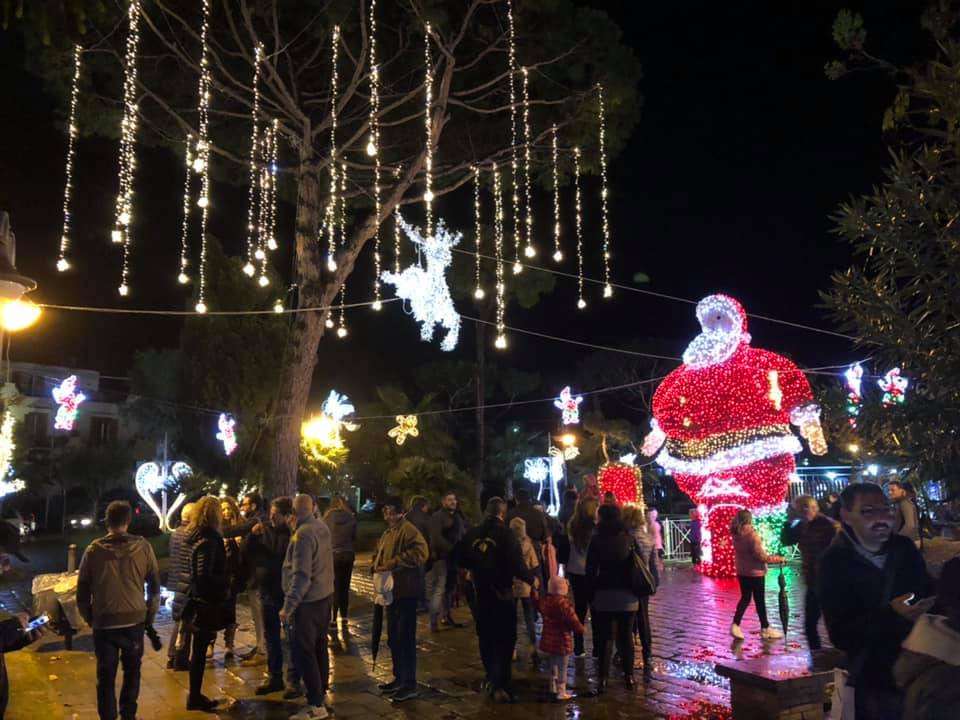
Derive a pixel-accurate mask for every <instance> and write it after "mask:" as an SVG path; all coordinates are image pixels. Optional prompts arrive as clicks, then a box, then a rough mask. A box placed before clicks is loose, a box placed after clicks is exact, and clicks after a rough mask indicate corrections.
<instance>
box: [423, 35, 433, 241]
mask: <svg viewBox="0 0 960 720" xmlns="http://www.w3.org/2000/svg"><path fill="white" fill-rule="evenodd" d="M430 32H431V27H430V23H427V27H426V32H425V33H424V34H423V67H424V73H425V77H424V81H423V97H424V106H425V107H424V113H423V115H424V121H423V122H424V129H425V131H426V143H427V144H426V150H427V158H426V162H425V164H424V171H423V205H424V213H425V228H424V229H425V235H424V237H432V236H433V116H432V115H433V61H432V60H431V59H430Z"/></svg>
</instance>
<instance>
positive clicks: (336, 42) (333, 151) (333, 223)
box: [325, 25, 340, 272]
mask: <svg viewBox="0 0 960 720" xmlns="http://www.w3.org/2000/svg"><path fill="white" fill-rule="evenodd" d="M339 49H340V26H339V25H334V26H333V38H332V40H331V43H330V52H331V56H332V57H331V58H330V67H331V70H330V197H329V199H328V200H327V212H326V221H325V222H326V226H327V270H329V271H330V272H334V271H336V269H337V259H336V256H337V208H338V203H337V191H338V189H339V186H338V184H337V88H338V85H339V75H338V74H337V57H338V53H339Z"/></svg>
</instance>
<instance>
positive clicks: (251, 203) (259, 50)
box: [247, 43, 263, 275]
mask: <svg viewBox="0 0 960 720" xmlns="http://www.w3.org/2000/svg"><path fill="white" fill-rule="evenodd" d="M262 58H263V46H262V45H260V44H259V43H257V47H256V48H254V51H253V108H252V109H251V111H250V161H249V164H248V170H249V178H248V179H249V185H248V187H247V263H248V264H250V266H251V267H253V266H252V263H251V258H252V256H253V248H254V245H255V244H256V242H257V236H258V235H259V233H258V232H257V225H256V219H257V217H258V215H259V209H258V207H257V202H258V198H259V199H260V202H262V195H261V194H260V193H258V192H257V186H258V182H259V175H260V173H259V170H258V169H257V162H258V160H259V145H260V62H261V60H262ZM251 274H252V273H247V275H251Z"/></svg>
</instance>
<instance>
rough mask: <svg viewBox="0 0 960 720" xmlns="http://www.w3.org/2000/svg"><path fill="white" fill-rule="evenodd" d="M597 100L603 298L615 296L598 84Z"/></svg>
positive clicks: (603, 117) (599, 87)
mask: <svg viewBox="0 0 960 720" xmlns="http://www.w3.org/2000/svg"><path fill="white" fill-rule="evenodd" d="M597 99H598V101H599V105H600V215H601V218H602V219H601V227H602V228H603V296H604V297H605V298H608V297H612V296H613V285H611V284H610V219H609V213H608V212H607V194H608V192H607V189H608V187H609V183H608V182H607V129H606V124H607V121H606V112H605V109H604V104H603V85H601V84H600V83H597Z"/></svg>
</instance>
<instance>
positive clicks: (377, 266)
mask: <svg viewBox="0 0 960 720" xmlns="http://www.w3.org/2000/svg"><path fill="white" fill-rule="evenodd" d="M369 118H370V120H369V123H370V140H369V141H368V142H367V155H369V156H370V157H372V158H373V217H374V230H373V309H374V310H380V308H381V307H383V306H382V305H381V303H380V273H381V272H382V268H381V261H380V68H379V67H378V66H377V0H371V1H370V115H369Z"/></svg>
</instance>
